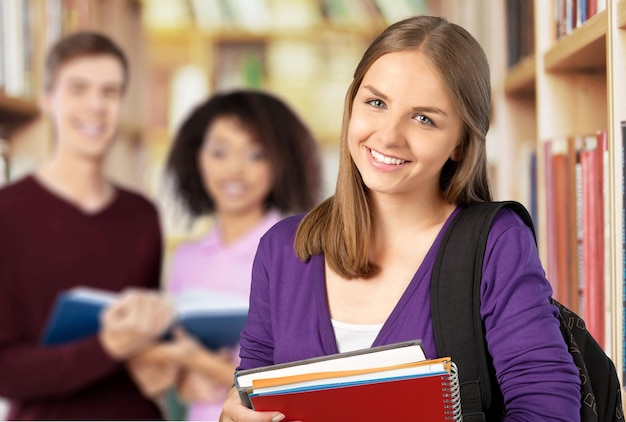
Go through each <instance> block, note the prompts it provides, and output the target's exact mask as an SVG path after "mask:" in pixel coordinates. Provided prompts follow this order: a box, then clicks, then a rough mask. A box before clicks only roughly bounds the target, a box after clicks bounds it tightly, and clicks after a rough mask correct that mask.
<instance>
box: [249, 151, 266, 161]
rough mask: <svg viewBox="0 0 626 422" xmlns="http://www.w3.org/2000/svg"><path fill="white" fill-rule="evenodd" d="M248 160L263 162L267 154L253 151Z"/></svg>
mask: <svg viewBox="0 0 626 422" xmlns="http://www.w3.org/2000/svg"><path fill="white" fill-rule="evenodd" d="M248 159H249V160H250V161H263V160H265V153H264V152H263V151H252V152H250V153H248Z"/></svg>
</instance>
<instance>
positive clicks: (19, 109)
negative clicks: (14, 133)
mask: <svg viewBox="0 0 626 422" xmlns="http://www.w3.org/2000/svg"><path fill="white" fill-rule="evenodd" d="M38 114H39V107H38V106H37V103H36V102H35V101H31V100H25V99H21V98H15V97H7V96H6V95H4V94H2V93H0V126H2V128H3V132H4V135H7V133H8V132H10V131H11V129H12V128H13V127H15V126H17V125H19V124H22V123H25V122H28V121H29V120H32V119H34V118H35V117H37V115H38Z"/></svg>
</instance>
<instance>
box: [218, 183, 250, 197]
mask: <svg viewBox="0 0 626 422" xmlns="http://www.w3.org/2000/svg"><path fill="white" fill-rule="evenodd" d="M222 189H223V190H224V192H225V193H227V194H229V195H241V194H242V193H243V192H244V190H245V186H244V184H243V183H238V182H226V183H224V184H223V185H222Z"/></svg>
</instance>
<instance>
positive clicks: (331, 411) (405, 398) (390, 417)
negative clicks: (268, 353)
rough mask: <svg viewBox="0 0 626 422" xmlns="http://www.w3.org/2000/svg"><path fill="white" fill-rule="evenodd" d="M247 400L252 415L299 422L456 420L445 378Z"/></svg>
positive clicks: (368, 384) (452, 398)
mask: <svg viewBox="0 0 626 422" xmlns="http://www.w3.org/2000/svg"><path fill="white" fill-rule="evenodd" d="M250 400H251V401H252V405H253V407H254V409H255V410H280V411H281V412H282V413H283V414H284V415H285V416H286V420H288V421H291V420H299V421H302V422H330V421H342V422H345V421H359V422H369V421H372V422H374V421H376V422H379V421H428V422H439V421H441V422H449V421H452V420H457V419H453V418H454V401H455V400H456V401H457V405H458V395H457V396H453V394H452V386H451V379H450V376H449V375H448V374H436V375H429V376H420V377H415V378H407V379H394V380H389V381H380V382H371V383H366V384H360V385H351V386H336V387H328V388H324V389H321V390H310V391H301V392H294V393H289V392H287V393H282V394H281V393H277V394H266V395H259V396H254V395H253V396H252V397H250Z"/></svg>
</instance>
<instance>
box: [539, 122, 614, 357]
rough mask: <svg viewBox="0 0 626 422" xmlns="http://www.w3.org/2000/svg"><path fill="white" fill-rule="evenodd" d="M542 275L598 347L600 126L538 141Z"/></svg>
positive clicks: (603, 139)
mask: <svg viewBox="0 0 626 422" xmlns="http://www.w3.org/2000/svg"><path fill="white" fill-rule="evenodd" d="M544 148H545V150H544V157H545V160H544V165H545V168H544V170H545V181H546V191H545V193H546V195H545V203H546V210H547V216H546V217H547V219H546V229H547V252H548V254H547V259H548V263H547V264H548V279H549V280H550V281H551V283H552V285H553V289H554V293H555V297H556V299H557V300H559V301H561V302H562V303H565V304H567V306H569V307H570V308H571V309H573V310H574V311H576V312H578V313H579V314H580V315H581V316H582V317H583V319H584V320H585V322H586V323H587V329H588V330H589V332H590V333H591V334H592V335H593V336H594V338H596V340H597V341H598V343H599V344H600V345H601V346H603V347H604V344H605V342H604V340H605V301H604V294H605V286H606V285H608V282H607V278H608V277H609V272H608V267H609V266H608V259H609V258H608V257H609V252H610V243H609V241H610V229H609V217H608V213H609V207H608V201H607V198H608V167H609V160H608V141H607V132H606V130H599V131H597V133H595V134H591V135H581V136H569V137H564V138H555V139H551V140H549V141H547V142H545V144H544Z"/></svg>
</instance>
